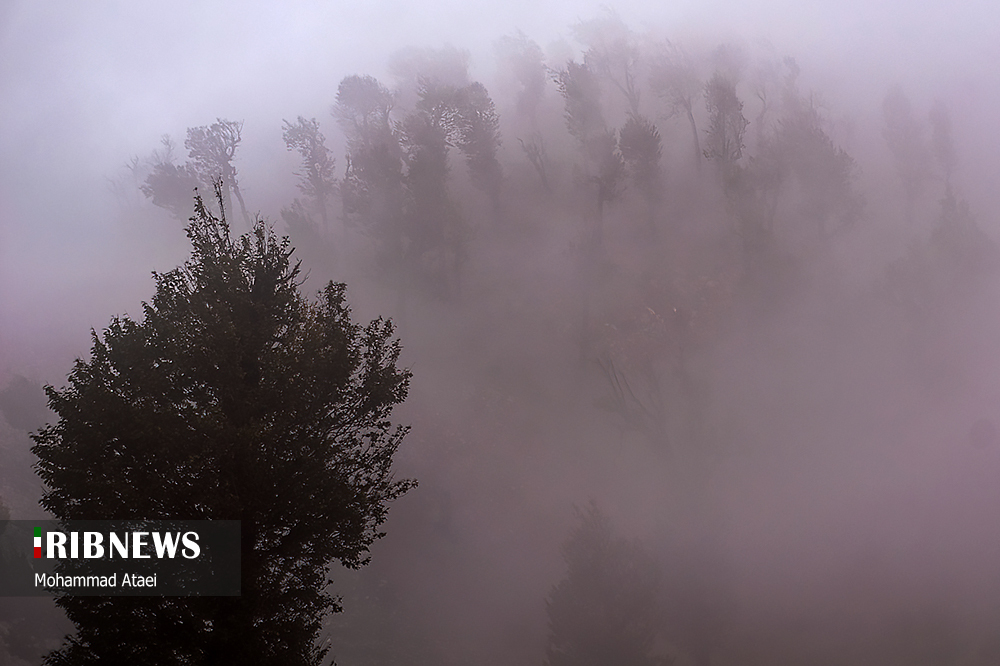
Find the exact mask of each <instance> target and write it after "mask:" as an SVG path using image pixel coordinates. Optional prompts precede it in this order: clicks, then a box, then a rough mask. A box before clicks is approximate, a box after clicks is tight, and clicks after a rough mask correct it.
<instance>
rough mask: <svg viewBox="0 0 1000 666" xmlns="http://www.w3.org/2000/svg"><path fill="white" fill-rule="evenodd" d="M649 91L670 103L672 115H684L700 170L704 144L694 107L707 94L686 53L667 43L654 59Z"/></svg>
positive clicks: (668, 110)
mask: <svg viewBox="0 0 1000 666" xmlns="http://www.w3.org/2000/svg"><path fill="white" fill-rule="evenodd" d="M649 87H650V89H651V90H652V91H653V92H654V93H656V94H657V95H659V96H660V97H661V98H663V100H664V101H666V103H667V112H668V114H669V115H671V116H674V115H680V114H682V113H683V114H684V117H685V118H687V121H688V124H689V125H690V126H691V139H692V142H693V144H694V161H695V165H696V167H697V169H698V170H699V171H700V170H701V159H702V151H701V141H700V139H699V137H698V125H697V123H696V122H695V119H694V104H695V101H696V100H697V99H698V97H699V96H700V95H701V93H702V91H703V90H704V86H703V84H702V82H701V80H700V79H699V78H698V74H697V72H696V71H695V66H694V63H693V62H692V60H691V58H690V57H689V56H688V54H687V53H685V52H684V50H683V49H682V48H680V47H679V46H677V45H676V44H673V43H670V42H668V43H667V44H666V45H665V46H664V47H663V48H662V49H661V51H660V52H659V53H658V54H657V56H656V57H655V59H654V61H653V64H652V66H651V68H650V74H649Z"/></svg>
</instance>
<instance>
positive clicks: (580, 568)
mask: <svg viewBox="0 0 1000 666" xmlns="http://www.w3.org/2000/svg"><path fill="white" fill-rule="evenodd" d="M579 518H580V524H579V525H578V526H577V527H576V529H575V530H573V532H572V534H570V537H569V538H568V539H567V540H566V542H565V543H564V544H563V548H562V553H563V559H564V560H565V561H566V568H567V570H568V571H567V575H566V578H565V579H563V580H562V582H560V583H559V584H558V585H556V586H555V587H554V588H553V589H552V592H551V594H550V595H549V599H548V601H547V603H546V610H547V611H548V616H549V645H548V648H547V650H546V659H545V661H546V666H605V665H606V664H620V665H621V666H657V665H659V664H663V663H666V661H667V660H666V659H665V658H663V657H658V656H657V655H656V654H655V649H654V648H655V646H654V642H655V640H656V636H657V633H658V627H659V623H660V619H661V618H660V612H659V608H658V603H657V597H658V594H659V590H658V585H659V571H658V568H657V566H656V563H655V562H654V561H653V560H652V559H651V558H650V557H649V556H648V555H647V554H646V552H645V550H644V549H643V548H642V545H641V544H640V543H639V542H638V541H631V542H630V541H627V540H625V539H622V538H620V537H616V536H615V535H614V533H613V532H612V529H611V521H610V520H609V519H608V518H607V516H605V515H604V514H603V513H601V511H600V510H599V509H597V508H596V507H595V506H594V505H593V504H591V505H590V506H589V507H587V509H586V510H585V511H581V512H579Z"/></svg>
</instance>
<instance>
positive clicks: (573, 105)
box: [555, 61, 625, 248]
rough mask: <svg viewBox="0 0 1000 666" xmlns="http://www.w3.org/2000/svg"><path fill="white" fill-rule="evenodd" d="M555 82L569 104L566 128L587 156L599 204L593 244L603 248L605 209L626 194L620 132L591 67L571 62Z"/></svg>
mask: <svg viewBox="0 0 1000 666" xmlns="http://www.w3.org/2000/svg"><path fill="white" fill-rule="evenodd" d="M555 79H556V85H557V86H558V87H559V92H560V94H562V96H563V99H564V100H565V103H566V127H567V129H569V133H570V134H571V135H572V136H573V137H574V138H575V139H576V140H577V141H578V142H579V143H580V148H581V150H582V153H583V157H584V169H585V178H586V180H587V183H588V189H590V190H591V192H592V196H593V197H594V203H595V204H596V205H595V208H594V210H595V221H594V227H593V233H592V238H591V241H590V244H591V245H592V246H593V247H594V248H599V247H600V246H601V245H602V244H603V239H604V209H605V207H606V206H607V204H609V203H611V202H613V201H615V200H616V199H618V197H619V196H620V195H621V193H622V181H623V179H624V176H625V161H624V160H623V159H622V154H621V151H620V150H619V149H618V137H617V136H616V132H615V131H614V130H613V129H609V128H608V126H607V123H606V122H605V120H604V114H603V112H602V110H601V88H600V82H599V80H598V78H597V76H596V75H595V74H594V72H593V71H592V70H591V69H590V67H589V66H588V65H587V64H579V63H575V62H572V61H570V62H569V63H567V64H566V69H563V70H561V71H559V72H557V73H556V75H555Z"/></svg>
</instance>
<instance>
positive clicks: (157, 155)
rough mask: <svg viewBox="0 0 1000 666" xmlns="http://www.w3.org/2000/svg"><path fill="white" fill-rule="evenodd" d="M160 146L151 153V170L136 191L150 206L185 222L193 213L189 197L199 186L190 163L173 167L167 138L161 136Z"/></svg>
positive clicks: (172, 145) (172, 149)
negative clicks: (139, 191)
mask: <svg viewBox="0 0 1000 666" xmlns="http://www.w3.org/2000/svg"><path fill="white" fill-rule="evenodd" d="M160 144H161V145H162V146H163V150H156V151H153V155H152V157H151V158H150V162H151V164H152V167H151V169H150V172H149V174H147V176H146V179H145V180H144V181H143V184H142V185H140V186H139V189H140V190H142V193H143V194H144V195H146V197H147V198H148V199H151V200H152V201H153V205H154V206H159V207H160V208H166V209H167V210H169V211H170V214H171V215H173V216H174V217H176V218H177V219H179V220H186V219H187V218H189V217H190V216H191V214H192V213H193V212H194V210H193V208H192V207H191V201H192V197H193V195H194V191H195V190H196V189H198V187H200V186H201V185H202V183H201V182H200V181H199V180H198V174H197V173H196V172H195V170H194V167H193V166H192V165H191V164H190V163H188V164H183V165H181V166H178V165H176V164H174V142H173V140H172V139H171V138H170V136H169V135H167V134H164V135H163V137H162V138H161V139H160Z"/></svg>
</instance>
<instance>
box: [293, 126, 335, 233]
mask: <svg viewBox="0 0 1000 666" xmlns="http://www.w3.org/2000/svg"><path fill="white" fill-rule="evenodd" d="M282 137H283V138H284V140H285V146H286V147H287V148H288V150H297V151H298V152H299V154H300V155H301V156H302V171H301V172H300V173H297V174H296V175H297V176H298V177H299V185H298V187H299V191H300V192H302V194H303V195H304V196H305V197H306V198H307V200H309V201H310V202H311V203H312V204H313V207H314V208H316V209H317V210H318V211H319V213H320V217H321V218H322V220H323V226H324V227H325V226H326V225H327V224H328V223H329V219H328V218H329V214H328V211H327V208H328V206H329V201H330V199H331V198H333V195H334V193H335V191H336V187H337V184H336V179H335V177H334V175H333V169H334V166H335V161H334V159H333V156H332V155H331V154H330V149H329V148H327V147H326V137H324V136H323V134H322V133H321V132H320V131H319V123H318V122H317V121H316V119H315V118H313V119H311V120H306V119H305V118H303V117H302V116H299V117H298V119H297V120H296V121H295V124H294V125H293V124H292V123H290V122H288V121H287V120H286V121H285V123H284V130H283V131H282Z"/></svg>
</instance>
